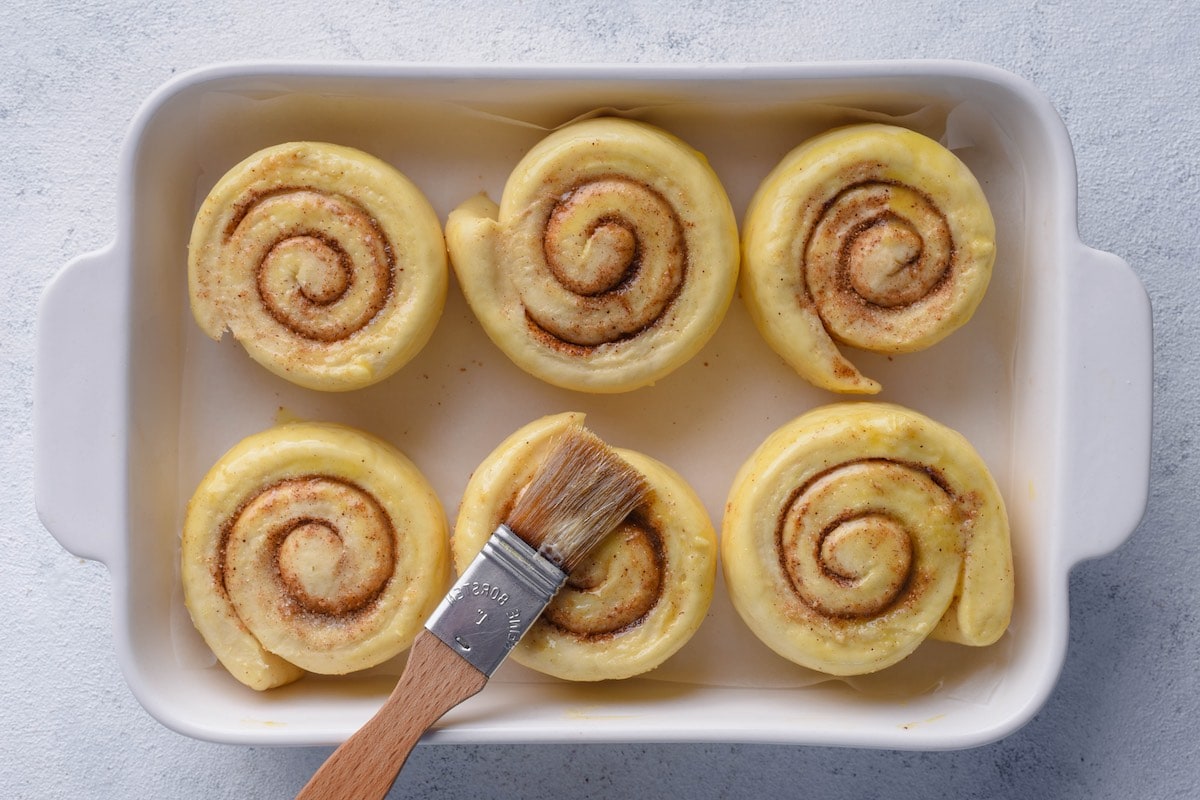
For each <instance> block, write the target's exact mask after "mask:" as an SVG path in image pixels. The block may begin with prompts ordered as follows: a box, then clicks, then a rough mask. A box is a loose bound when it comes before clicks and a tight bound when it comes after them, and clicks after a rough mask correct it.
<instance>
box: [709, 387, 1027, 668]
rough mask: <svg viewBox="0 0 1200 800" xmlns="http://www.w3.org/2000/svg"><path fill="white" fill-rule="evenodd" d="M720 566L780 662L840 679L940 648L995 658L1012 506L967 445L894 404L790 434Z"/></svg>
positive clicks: (739, 503)
mask: <svg viewBox="0 0 1200 800" xmlns="http://www.w3.org/2000/svg"><path fill="white" fill-rule="evenodd" d="M721 556H722V563H723V566H724V571H725V578H726V583H727V585H728V588H729V593H730V598H731V599H732V601H733V604H734V607H735V608H736V609H737V611H738V613H739V614H740V615H741V617H742V618H743V619H744V620H745V621H746V623H747V625H749V627H750V628H751V630H752V631H753V632H754V633H755V634H756V635H757V636H758V637H759V638H760V639H761V640H762V641H763V642H764V643H766V644H767V645H768V646H769V647H771V648H772V649H773V650H775V651H776V652H777V653H779V654H780V655H782V656H784V657H785V658H788V659H790V660H792V661H794V662H796V663H798V664H801V665H803V666H805V667H809V668H811V669H815V670H819V671H821V672H826V673H829V674H833V675H857V674H865V673H868V672H874V671H876V670H879V669H883V668H884V667H888V666H890V665H892V664H895V663H896V662H898V661H900V660H901V659H903V658H904V657H906V656H907V655H909V654H910V653H911V652H912V651H913V650H915V649H916V648H917V646H918V645H919V644H920V643H921V642H922V641H924V640H925V638H926V637H929V636H932V637H934V638H936V639H942V640H946V641H952V642H959V643H961V644H970V645H988V644H991V643H993V642H995V641H996V640H997V639H998V638H999V637H1000V636H1001V635H1002V634H1003V633H1004V631H1005V630H1006V629H1007V627H1008V622H1009V618H1010V616H1011V614H1012V605H1013V570H1012V553H1011V549H1010V543H1009V529H1008V518H1007V515H1006V512H1005V508H1004V502H1003V500H1002V498H1001V496H1000V493H999V490H998V489H997V487H996V484H995V482H994V481H993V479H992V477H991V474H990V473H989V472H988V469H987V466H986V465H985V464H984V462H983V460H982V459H981V458H980V457H979V455H978V454H977V453H976V452H975V450H974V448H973V447H972V446H971V445H970V443H969V442H968V441H967V440H966V439H965V438H964V437H962V436H961V435H960V434H958V433H957V432H955V431H953V430H951V429H949V428H947V427H945V426H943V425H941V424H939V423H937V422H934V421H933V420H931V419H929V418H928V417H925V416H923V415H921V414H919V413H917V412H915V411H911V410H909V409H905V408H902V407H900V406H896V405H892V404H886V403H838V404H833V405H829V406H824V407H821V408H818V409H815V410H813V411H811V412H809V413H807V414H804V415H802V416H801V417H799V418H797V419H795V420H793V421H792V422H790V423H788V424H786V425H784V426H783V427H781V428H780V429H779V430H777V431H776V432H775V433H773V434H772V435H771V436H770V437H768V438H767V440H766V441H765V442H764V443H763V444H762V445H761V446H760V447H759V449H758V450H757V451H756V452H755V453H754V454H753V455H752V456H751V458H750V459H749V460H748V461H747V462H746V463H745V464H744V465H743V466H742V468H741V470H740V471H739V473H738V475H737V477H736V479H735V483H734V485H733V487H732V489H731V492H730V496H729V502H728V506H727V511H726V515H725V521H724V527H723V531H722V541H721Z"/></svg>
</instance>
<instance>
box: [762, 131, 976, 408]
mask: <svg viewBox="0 0 1200 800" xmlns="http://www.w3.org/2000/svg"><path fill="white" fill-rule="evenodd" d="M995 238H996V236H995V223H994V221H993V219H992V214H991V210H990V208H989V207H988V203H987V198H986V197H985V196H984V194H983V190H982V189H981V188H980V186H979V182H978V181H977V180H976V179H975V176H974V175H972V174H971V171H970V170H969V169H968V168H967V167H966V165H965V164H963V163H962V162H961V161H960V160H959V159H958V158H957V157H956V156H955V155H954V154H953V153H951V152H950V151H949V150H947V149H946V148H944V147H942V145H940V144H938V143H937V142H935V141H934V140H932V139H930V138H928V137H926V136H923V135H921V134H919V133H916V132H914V131H910V130H907V129H905V128H899V127H895V126H891V125H879V124H870V125H854V126H850V127H846V128H839V129H835V130H833V131H829V132H827V133H824V134H821V135H819V136H816V137H814V138H812V139H810V140H808V141H807V142H804V143H803V144H801V145H800V146H799V147H797V148H796V149H795V150H793V151H792V152H791V153H789V154H788V155H787V156H786V157H784V159H783V160H782V161H781V162H780V163H779V164H778V166H776V167H775V169H774V170H773V171H772V172H771V173H770V174H769V175H768V176H767V178H766V179H765V180H764V181H763V183H762V184H761V186H760V187H759V189H758V191H757V192H756V193H755V195H754V197H753V198H752V200H751V203H750V206H749V207H748V209H747V211H746V217H745V223H744V226H743V231H742V294H743V296H744V298H745V301H746V305H747V308H748V309H749V311H750V314H751V316H752V317H753V319H754V321H755V324H756V325H757V326H758V328H759V330H760V331H761V332H762V335H763V337H764V338H765V339H766V340H767V342H768V343H769V344H770V345H771V347H772V348H774V349H775V350H776V352H778V353H779V354H780V355H781V356H782V357H783V358H784V360H786V361H787V362H788V364H790V365H791V366H792V368H793V369H795V370H796V371H797V372H799V373H800V374H801V375H802V376H803V377H804V378H805V379H806V380H808V381H809V382H811V383H813V384H814V385H816V386H819V387H822V388H825V389H830V390H832V391H836V392H845V393H859V394H870V393H875V392H878V391H879V389H880V386H879V384H878V383H877V382H876V381H874V380H872V379H870V378H867V377H865V376H863V375H862V374H861V373H860V372H859V371H858V369H857V368H856V367H855V366H854V365H853V364H852V363H850V361H848V360H847V359H846V358H845V357H844V356H843V355H842V353H841V351H840V350H839V349H838V346H837V344H838V343H842V344H847V345H851V346H853V347H857V348H861V349H864V350H871V351H876V352H884V353H902V352H912V351H915V350H920V349H923V348H926V347H929V346H930V345H932V344H934V343H936V342H938V341H940V340H941V339H942V338H944V337H945V336H947V335H948V334H949V333H951V332H952V331H954V330H956V329H957V328H958V327H960V326H961V325H962V324H963V323H965V322H966V321H967V320H968V319H970V317H971V316H972V315H973V314H974V312H975V309H976V308H977V307H978V305H979V303H980V301H981V300H982V298H983V295H984V293H985V291H986V289H987V286H988V283H989V281H990V279H991V273H992V265H993V262H994V260H995Z"/></svg>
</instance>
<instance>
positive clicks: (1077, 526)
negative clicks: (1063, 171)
mask: <svg viewBox="0 0 1200 800" xmlns="http://www.w3.org/2000/svg"><path fill="white" fill-rule="evenodd" d="M1079 248H1080V249H1079V255H1078V257H1077V258H1074V259H1070V260H1069V263H1068V271H1067V276H1066V277H1067V284H1066V285H1067V287H1068V289H1067V296H1068V297H1069V298H1070V301H1069V302H1068V303H1067V305H1066V307H1067V309H1068V311H1067V314H1068V318H1067V320H1066V336H1067V342H1066V348H1065V352H1066V353H1068V354H1069V357H1070V358H1071V363H1069V364H1067V365H1066V368H1067V370H1068V376H1069V377H1068V380H1067V381H1066V385H1067V392H1068V397H1067V398H1066V406H1065V407H1066V408H1067V409H1070V411H1069V413H1068V414H1067V415H1066V418H1065V420H1064V425H1065V431H1064V433H1065V437H1066V438H1065V442H1066V449H1065V452H1066V454H1067V459H1066V463H1068V464H1069V465H1070V468H1069V470H1068V471H1067V474H1066V475H1064V486H1065V487H1066V493H1065V500H1066V505H1065V507H1064V508H1065V513H1066V514H1067V515H1068V516H1069V517H1070V519H1071V528H1072V530H1071V534H1072V535H1071V536H1068V537H1064V541H1065V546H1066V548H1067V550H1068V552H1067V557H1068V560H1069V563H1072V564H1074V563H1077V562H1079V561H1083V560H1085V559H1089V558H1096V557H1098V556H1102V555H1105V554H1107V553H1110V552H1112V551H1113V550H1115V549H1116V548H1117V547H1119V546H1120V545H1121V544H1122V543H1124V542H1125V540H1126V539H1128V538H1129V536H1130V535H1131V534H1132V533H1133V530H1134V528H1136V527H1137V525H1138V522H1139V521H1140V520H1141V518H1142V515H1143V513H1145V509H1146V500H1147V497H1148V494H1149V481H1150V437H1151V420H1152V414H1153V408H1152V388H1151V386H1152V379H1153V366H1152V359H1153V342H1152V324H1151V311H1150V300H1149V297H1148V296H1147V294H1146V290H1145V288H1144V287H1143V286H1142V283H1141V281H1140V280H1138V278H1137V276H1136V275H1135V274H1134V272H1133V270H1132V269H1130V267H1129V264H1128V263H1126V262H1125V261H1124V260H1123V259H1122V258H1120V257H1119V256H1116V255H1113V254H1112V253H1106V252H1103V251H1101V250H1094V249H1092V248H1089V247H1086V246H1083V245H1080V246H1079Z"/></svg>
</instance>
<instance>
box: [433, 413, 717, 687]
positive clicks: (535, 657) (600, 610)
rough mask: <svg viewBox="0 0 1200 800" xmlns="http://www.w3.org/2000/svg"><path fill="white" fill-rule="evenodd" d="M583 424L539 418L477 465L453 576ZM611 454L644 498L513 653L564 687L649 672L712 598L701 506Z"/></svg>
mask: <svg viewBox="0 0 1200 800" xmlns="http://www.w3.org/2000/svg"><path fill="white" fill-rule="evenodd" d="M582 424H583V415H582V414H577V413H566V414H558V415H553V416H548V417H544V418H542V419H539V420H536V421H534V422H532V423H530V424H529V425H526V426H525V427H523V428H521V429H520V430H518V431H517V432H516V433H514V434H513V435H512V436H510V437H509V438H508V439H506V440H505V441H504V442H503V443H501V444H500V446H499V447H497V448H496V450H495V451H493V452H492V454H491V455H489V456H488V457H487V459H485V460H484V462H483V463H482V464H481V465H480V466H479V468H478V469H477V470H476V471H475V473H474V474H473V475H472V477H471V480H470V482H469V483H468V485H467V488H466V491H465V492H464V495H463V500H462V505H461V507H460V508H459V513H458V520H457V521H456V523H455V526H454V535H453V537H452V540H451V549H452V551H453V557H454V563H455V565H456V566H457V567H458V569H459V570H460V571H461V570H462V569H464V568H465V567H466V566H467V565H468V564H469V563H470V562H471V560H472V559H473V558H474V556H475V554H476V553H478V552H479V550H480V549H481V548H482V547H483V545H484V543H485V542H486V541H487V539H488V537H489V536H490V535H491V533H492V531H494V530H495V529H496V527H497V526H498V525H499V524H500V523H501V522H503V521H504V519H505V517H506V516H507V514H508V512H509V510H510V509H511V508H512V506H513V503H514V501H515V500H516V498H517V496H518V495H519V494H520V492H521V491H522V490H523V489H524V488H525V486H526V485H528V483H529V481H530V480H531V479H532V478H533V475H534V473H535V471H536V470H537V468H538V465H539V464H540V463H541V459H542V458H543V457H544V456H545V454H546V452H547V451H548V449H549V446H550V444H551V442H552V441H553V440H554V439H555V437H556V436H557V435H558V434H560V433H561V432H562V431H564V430H566V429H569V428H570V427H572V426H581V425H582ZM616 452H617V453H618V454H620V456H621V457H622V458H624V459H625V460H626V461H627V462H629V464H630V465H632V466H633V468H634V469H636V470H637V471H638V472H640V473H641V474H642V475H643V476H644V477H645V479H646V482H647V483H648V484H649V486H650V488H651V490H652V491H651V499H650V500H649V501H647V502H646V503H645V504H644V505H642V506H641V507H639V508H638V509H636V510H635V511H634V512H633V513H632V514H630V516H629V517H628V518H626V520H625V522H624V523H622V524H621V526H620V527H619V528H617V529H616V530H615V531H614V532H613V533H612V534H611V535H609V536H608V537H607V538H606V539H605V540H604V541H602V542H601V543H600V544H599V545H597V547H596V549H595V550H594V551H592V553H590V554H589V555H588V556H587V558H586V560H585V561H584V562H583V563H582V564H580V565H579V566H578V567H577V568H576V569H574V570H573V571H572V572H571V573H570V575H569V576H568V578H567V584H566V586H565V587H564V588H563V589H562V591H560V592H559V593H558V595H557V596H556V597H555V598H554V600H552V601H551V603H550V605H549V606H548V607H547V609H546V611H545V612H544V613H543V614H542V616H541V617H540V618H539V619H538V621H537V622H536V623H534V625H533V627H532V628H531V629H530V631H529V633H527V634H526V636H525V638H523V639H522V640H521V641H520V643H519V644H518V645H517V646H516V648H514V649H513V651H512V653H511V657H512V658H513V659H514V660H515V661H517V662H518V663H520V664H522V665H524V666H526V667H529V668H531V669H534V670H537V671H539V672H542V673H545V674H547V675H552V676H555V677H558V678H562V679H565V680H573V681H597V680H607V679H618V678H628V677H632V676H634V675H638V674H641V673H644V672H646V671H648V670H651V669H654V668H655V667H657V666H659V665H660V664H662V663H663V662H664V661H666V660H667V658H669V657H670V656H671V655H673V654H674V653H675V652H676V651H678V650H679V648H680V647H682V646H683V645H684V644H685V643H686V642H687V641H688V640H689V639H690V638H691V636H692V634H694V633H695V631H696V629H697V628H698V627H699V626H700V623H701V622H702V621H703V620H704V615H705V613H706V612H707V611H708V606H709V603H710V602H711V600H712V593H713V586H714V581H715V578H716V550H717V543H716V532H715V531H714V530H713V527H712V523H711V522H710V521H709V519H708V514H707V512H706V511H705V510H704V507H703V505H702V503H701V502H700V500H699V498H698V497H697V496H696V494H695V492H694V491H693V490H692V489H691V487H690V486H688V484H687V483H686V482H685V481H684V480H683V478H681V477H680V476H679V475H678V474H677V473H675V472H674V471H673V470H671V469H670V468H668V467H667V466H665V465H664V464H662V463H660V462H658V461H656V460H655V459H652V458H650V457H649V456H646V455H643V454H641V453H637V452H635V451H632V450H624V449H619V448H618V449H616Z"/></svg>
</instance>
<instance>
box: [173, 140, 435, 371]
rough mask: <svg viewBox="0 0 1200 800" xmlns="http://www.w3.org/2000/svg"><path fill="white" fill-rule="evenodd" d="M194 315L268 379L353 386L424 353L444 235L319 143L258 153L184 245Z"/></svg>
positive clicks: (372, 162)
mask: <svg viewBox="0 0 1200 800" xmlns="http://www.w3.org/2000/svg"><path fill="white" fill-rule="evenodd" d="M188 274H189V289H190V293H191V302H192V311H193V316H195V318H196V321H197V322H198V323H199V324H200V327H201V328H202V329H203V330H204V331H205V333H207V334H208V335H209V336H211V337H212V338H214V339H220V338H221V336H222V335H223V333H224V331H225V330H227V329H228V330H229V331H230V332H231V333H233V335H234V337H235V338H236V339H237V340H238V341H239V342H241V344H242V346H243V347H245V349H246V351H247V352H248V353H249V354H250V356H251V357H252V358H254V359H255V360H256V361H258V362H259V363H261V364H262V365H263V366H265V367H267V368H268V369H270V370H271V371H272V372H274V373H276V374H277V375H280V376H281V377H283V378H286V379H288V380H290V381H293V382H295V383H298V384H300V385H302V386H306V387H309V388H313V389H322V390H328V391H343V390H349V389H356V388H360V387H362V386H366V385H368V384H371V383H374V382H376V381H379V380H382V379H383V378H385V377H387V376H388V375H391V374H392V373H394V372H395V371H396V370H398V369H399V368H400V367H401V366H403V365H404V364H405V363H407V362H408V361H409V360H410V359H411V358H412V357H413V356H414V355H416V353H417V352H418V351H419V350H420V349H421V348H422V347H423V346H424V345H425V342H426V341H427V340H428V339H429V337H430V335H431V334H432V332H433V328H434V326H435V325H436V323H437V321H438V318H439V317H440V315H441V312H442V307H443V305H444V302H445V296H446V286H447V283H448V280H449V277H448V275H449V273H448V268H447V266H446V256H445V248H444V242H443V238H442V232H441V224H440V222H439V221H438V219H437V216H436V214H435V213H434V211H433V209H432V208H431V207H430V205H429V203H428V202H427V201H426V200H425V198H424V196H423V195H422V194H421V193H420V191H419V190H418V189H417V188H416V187H415V186H414V185H413V184H412V183H411V182H410V181H409V180H408V179H407V178H405V177H404V176H403V175H401V174H400V173H399V172H397V171H396V170H395V169H394V168H393V167H391V166H390V165H388V164H386V163H384V162H383V161H380V160H379V159H377V158H375V157H373V156H370V155H368V154H366V153H363V152H361V151H358V150H353V149H351V148H347V147H339V146H336V145H331V144H324V143H317V142H298V143H288V144H283V145H278V146H276V147H271V148H268V149H266V150H262V151H259V152H258V153H255V154H254V155H252V156H250V157H249V158H247V159H246V160H245V161H243V162H242V163H240V164H238V165H237V166H236V167H234V168H233V169H232V170H230V171H229V172H228V173H227V174H226V175H225V176H224V177H223V178H221V180H220V181H218V183H217V184H216V186H215V187H214V188H213V190H212V191H211V192H210V193H209V195H208V197H207V198H206V200H205V201H204V203H203V204H202V206H201V208H200V211H199V212H198V214H197V216H196V221H195V224H194V226H193V229H192V237H191V244H190V247H189V273H188Z"/></svg>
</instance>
